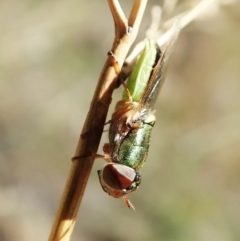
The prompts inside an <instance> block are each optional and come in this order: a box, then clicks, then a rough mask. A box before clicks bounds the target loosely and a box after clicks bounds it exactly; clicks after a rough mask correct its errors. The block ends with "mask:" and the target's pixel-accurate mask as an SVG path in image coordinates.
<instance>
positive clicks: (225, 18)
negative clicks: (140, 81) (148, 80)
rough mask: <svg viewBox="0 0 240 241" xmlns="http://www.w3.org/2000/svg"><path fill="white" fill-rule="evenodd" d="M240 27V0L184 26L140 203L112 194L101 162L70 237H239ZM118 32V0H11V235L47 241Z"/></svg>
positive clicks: (5, 88)
mask: <svg viewBox="0 0 240 241" xmlns="http://www.w3.org/2000/svg"><path fill="white" fill-rule="evenodd" d="M219 2H220V1H219ZM120 3H121V5H122V7H123V9H124V11H125V12H126V14H127V15H128V13H129V11H130V9H131V6H132V3H133V1H129V0H121V1H120ZM154 4H160V5H161V4H162V1H153V0H149V2H148V8H147V10H146V13H145V16H144V19H143V22H142V25H141V26H142V27H141V31H140V33H139V36H138V38H139V39H142V38H144V33H145V31H146V29H147V27H148V26H149V24H150V10H151V7H152V6H153V5H154ZM191 4H192V5H194V2H193V1H179V5H177V7H176V9H175V10H176V12H174V13H173V16H174V14H176V13H177V12H180V11H182V10H184V9H185V8H186V9H187V8H189V7H190V6H191ZM239 26H240V2H239V1H234V0H231V1H230V0H229V1H227V0H225V1H221V2H220V4H219V5H217V4H216V5H214V6H213V7H210V8H208V9H206V11H205V12H204V14H202V15H201V16H200V18H198V19H196V20H195V21H193V22H192V23H191V24H189V25H188V26H187V27H186V28H185V29H184V30H182V32H181V34H180V37H179V41H178V44H177V48H176V51H175V54H174V56H173V58H172V61H171V65H170V67H169V71H168V75H167V78H166V81H165V84H164V87H163V89H162V91H161V94H160V96H159V99H158V101H157V103H156V116H157V122H156V125H155V128H154V131H153V134H152V141H151V147H150V151H149V157H148V160H147V163H146V165H145V166H144V168H143V169H142V171H141V173H142V177H143V181H142V184H141V187H140V188H139V189H138V191H136V192H134V193H132V194H131V195H129V199H130V200H131V201H132V203H133V204H134V206H135V208H136V210H137V212H136V213H134V212H132V211H130V210H128V209H127V208H126V207H125V205H124V204H123V201H122V200H121V199H114V198H111V197H109V196H108V195H107V194H106V193H104V192H103V191H102V188H101V186H100V185H99V181H98V177H97V173H96V171H97V170H98V169H100V168H102V167H103V165H104V161H103V160H100V159H99V160H96V162H95V165H94V168H93V170H92V173H91V176H90V179H89V182H88V185H87V189H86V193H85V196H84V198H83V202H82V206H81V208H80V211H79V214H78V216H79V219H78V221H77V224H76V227H75V229H74V233H73V236H72V239H71V240H73V241H76V240H99V241H101V240H104V241H113V240H114V241H122V240H138V241H145V240H151V241H157V240H161V241H174V240H178V241H192V240H195V241H206V240H211V241H215V240H217V241H225V240H226V241H235V240H236V241H237V240H240V228H239V224H240V81H239V76H240V58H239V56H240V44H239V43H240V31H239ZM113 36H114V29H113V22H112V17H111V13H110V11H109V8H108V5H107V1H87V0H68V1H67V0H63V1H54V0H53V1H36V0H35V1H34V0H22V1H17V0H11V1H1V3H0V96H1V101H0V116H1V117H0V241H15V240H17V241H30V240H31V241H32V240H34V241H40V240H41V241H42V240H47V238H48V235H49V233H50V229H51V225H52V222H53V219H54V214H55V212H56V210H57V207H58V204H59V200H60V197H61V195H62V191H63V188H64V183H65V181H66V178H67V175H68V172H69V169H70V165H71V157H72V156H73V154H74V152H75V148H76V145H77V141H78V138H79V133H80V131H81V128H82V125H83V122H84V119H85V117H86V114H87V112H88V108H89V105H90V102H91V99H92V95H93V92H94V89H95V86H96V83H97V80H98V76H99V73H100V71H101V68H102V66H103V63H104V61H105V59H106V53H107V52H108V51H109V50H110V47H111V44H112V40H113ZM121 92H122V88H121V87H120V89H119V90H117V91H115V93H114V96H115V100H117V98H120V95H121ZM113 107H114V102H113V105H112V107H111V109H113ZM110 114H111V111H110ZM109 116H110V115H109ZM105 142H107V134H106V133H105V134H103V137H102V142H101V145H100V147H99V151H98V153H102V145H103V143H105Z"/></svg>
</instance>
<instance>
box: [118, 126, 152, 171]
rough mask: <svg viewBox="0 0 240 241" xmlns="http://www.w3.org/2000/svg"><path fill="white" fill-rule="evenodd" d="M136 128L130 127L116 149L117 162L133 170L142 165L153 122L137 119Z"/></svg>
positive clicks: (145, 156) (146, 153)
mask: <svg viewBox="0 0 240 241" xmlns="http://www.w3.org/2000/svg"><path fill="white" fill-rule="evenodd" d="M139 122H140V123H139V127H138V128H132V129H131V130H130V131H129V133H128V134H127V136H126V137H125V138H124V139H123V141H122V143H121V145H120V147H119V150H118V161H119V163H121V164H123V165H126V166H129V167H131V168H133V169H135V170H138V169H140V168H141V167H143V165H144V163H145V161H146V158H147V155H148V148H149V143H150V138H151V132H152V128H153V125H154V122H151V123H145V122H142V121H139Z"/></svg>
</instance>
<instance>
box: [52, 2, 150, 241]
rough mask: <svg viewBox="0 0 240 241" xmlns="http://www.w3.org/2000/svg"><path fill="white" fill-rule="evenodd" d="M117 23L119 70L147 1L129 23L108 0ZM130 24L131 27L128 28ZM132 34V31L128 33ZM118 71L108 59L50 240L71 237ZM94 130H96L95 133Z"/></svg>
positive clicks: (137, 5)
mask: <svg viewBox="0 0 240 241" xmlns="http://www.w3.org/2000/svg"><path fill="white" fill-rule="evenodd" d="M108 4H109V7H110V10H111V12H112V15H113V19H114V23H115V39H114V42H113V46H112V49H111V51H112V52H113V53H114V55H115V57H116V59H117V60H118V63H119V66H120V68H121V67H122V64H123V62H124V59H125V58H126V55H127V53H128V51H129V48H130V47H131V45H132V43H133V42H134V40H135V38H136V35H137V32H138V29H139V25H140V22H141V19H142V16H143V13H144V10H145V7H146V4H147V0H136V1H135V3H134V6H133V8H132V11H131V14H130V18H129V21H128V20H127V19H126V18H125V16H124V13H123V11H122V10H121V7H120V5H119V3H118V1H117V0H108ZM128 22H129V23H131V25H130V26H129V25H128ZM130 29H131V30H132V31H129V30H130ZM116 78H117V75H116V72H115V70H114V68H113V67H112V66H111V64H110V61H109V58H108V59H107V60H106V62H105V64H104V67H103V70H102V72H101V74H100V77H99V81H98V85H97V87H96V90H95V93H94V96H93V99H92V102H91V106H90V110H89V112H88V115H87V117H86V120H85V124H84V127H83V129H82V135H80V138H79V142H78V145H77V148H76V151H75V155H74V156H75V158H74V161H73V162H72V164H71V169H70V172H69V176H68V180H67V182H66V186H65V189H64V192H63V195H62V198H61V202H60V205H59V208H58V211H57V214H56V217H55V221H54V224H53V226H52V230H51V233H50V237H49V241H68V240H70V236H71V234H72V231H73V228H74V225H75V220H76V216H77V212H78V209H79V206H80V204H81V200H82V197H83V194H84V190H85V187H86V184H87V181H88V177H89V175H90V171H91V169H92V165H93V162H94V155H95V154H96V152H97V149H98V145H99V142H100V139H101V134H102V131H103V125H104V123H105V121H106V116H107V111H108V108H109V105H110V102H111V96H112V92H113V90H114V88H115V86H116V83H115V82H116V81H115V80H116ZM93 130H94V131H93Z"/></svg>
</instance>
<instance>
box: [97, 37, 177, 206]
mask: <svg viewBox="0 0 240 241" xmlns="http://www.w3.org/2000/svg"><path fill="white" fill-rule="evenodd" d="M177 37H178V32H176V33H174V34H173V36H172V37H171V39H170V40H169V42H168V43H167V45H166V46H165V48H164V50H163V51H161V50H160V47H159V46H158V44H157V43H156V42H155V41H154V40H152V39H147V40H146V41H145V48H144V50H143V51H142V53H141V54H140V56H139V59H138V60H137V62H136V64H135V66H134V68H133V70H132V72H131V74H130V76H129V78H128V80H127V84H125V82H123V83H122V84H123V86H124V89H125V90H124V93H123V96H122V100H120V101H118V102H117V104H116V107H115V112H114V113H113V115H112V118H111V121H110V128H109V143H105V144H104V147H103V150H104V153H105V156H104V159H105V160H106V161H107V162H108V163H107V165H105V167H104V168H103V169H102V170H99V171H98V176H99V181H100V184H101V186H102V188H103V190H104V191H105V192H106V193H108V194H109V195H111V196H112V197H115V198H120V197H123V200H124V202H125V204H126V205H127V206H128V207H129V208H131V209H133V210H135V209H134V206H133V205H132V203H131V202H130V200H129V199H128V198H127V197H126V195H127V194H129V193H131V192H133V191H135V190H136V189H137V188H138V187H139V185H140V183H141V175H140V173H139V169H140V168H142V167H143V165H144V164H145V162H146V159H147V155H148V149H149V144H150V138H151V132H152V128H153V126H154V123H155V115H154V112H155V111H154V110H153V106H154V104H155V101H156V99H157V96H158V93H159V90H160V88H161V86H162V83H163V80H164V75H165V72H166V68H167V65H168V62H169V58H170V56H171V54H172V52H173V50H174V47H175V43H176V40H177Z"/></svg>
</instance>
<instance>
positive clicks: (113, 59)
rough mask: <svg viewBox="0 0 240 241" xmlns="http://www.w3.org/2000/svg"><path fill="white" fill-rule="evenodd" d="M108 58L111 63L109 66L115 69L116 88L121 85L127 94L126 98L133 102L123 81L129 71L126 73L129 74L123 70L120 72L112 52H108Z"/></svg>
mask: <svg viewBox="0 0 240 241" xmlns="http://www.w3.org/2000/svg"><path fill="white" fill-rule="evenodd" d="M108 56H110V57H111V58H110V61H111V64H112V66H113V67H114V69H115V73H116V74H117V75H118V80H117V84H116V88H118V87H119V86H120V85H121V84H122V85H123V88H124V89H125V91H126V93H127V96H128V99H129V101H130V102H133V101H132V95H131V93H130V91H129V89H128V87H127V85H126V83H125V80H126V79H127V78H128V76H129V74H130V72H131V71H128V72H129V73H126V72H125V71H124V70H123V69H122V70H121V69H120V67H119V64H118V61H117V60H116V58H115V56H114V54H113V52H112V51H109V52H108Z"/></svg>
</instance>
